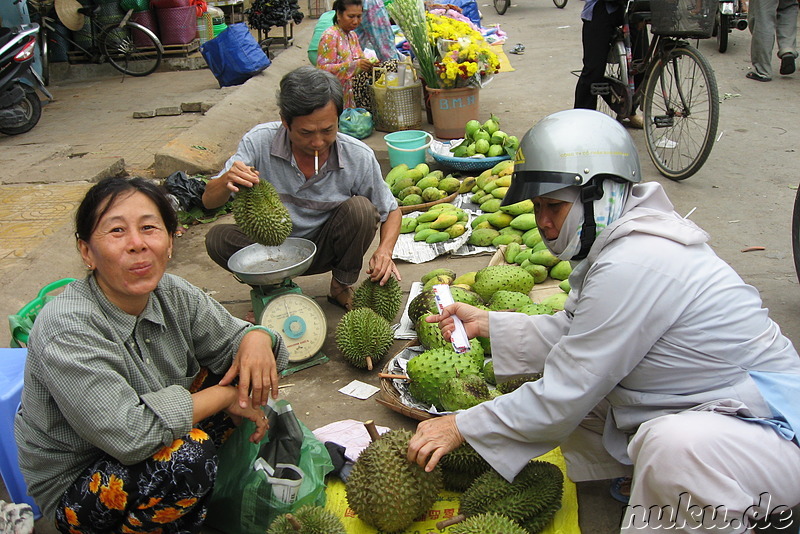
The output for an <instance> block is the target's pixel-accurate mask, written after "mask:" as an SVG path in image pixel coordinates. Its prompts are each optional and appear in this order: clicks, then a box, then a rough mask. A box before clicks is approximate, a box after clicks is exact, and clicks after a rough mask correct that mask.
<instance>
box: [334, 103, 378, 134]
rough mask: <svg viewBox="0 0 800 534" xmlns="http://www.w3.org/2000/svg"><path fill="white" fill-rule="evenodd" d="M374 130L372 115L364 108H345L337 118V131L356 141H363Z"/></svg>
mask: <svg viewBox="0 0 800 534" xmlns="http://www.w3.org/2000/svg"><path fill="white" fill-rule="evenodd" d="M374 128H375V125H374V123H373V122H372V113H370V112H369V111H367V110H366V109H364V108H345V110H344V111H342V114H341V116H340V117H339V131H340V132H342V133H343V134H347V135H349V136H351V137H355V138H356V139H364V138H365V137H369V136H370V135H371V134H372V131H373V129H374Z"/></svg>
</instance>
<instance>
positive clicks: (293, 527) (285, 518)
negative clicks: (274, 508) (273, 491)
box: [267, 504, 347, 534]
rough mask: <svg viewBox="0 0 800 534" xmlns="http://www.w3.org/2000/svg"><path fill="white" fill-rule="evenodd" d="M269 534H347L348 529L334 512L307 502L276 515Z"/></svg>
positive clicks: (268, 531)
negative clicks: (288, 512) (293, 510)
mask: <svg viewBox="0 0 800 534" xmlns="http://www.w3.org/2000/svg"><path fill="white" fill-rule="evenodd" d="M267 534H347V530H346V529H345V528H344V525H343V524H342V522H341V521H340V520H339V518H338V517H336V516H335V515H334V514H333V512H331V511H329V510H326V509H325V508H323V507H322V506H314V505H311V504H307V505H304V506H301V507H300V508H298V509H297V510H296V511H295V512H293V513H291V514H284V515H279V516H278V517H276V518H275V520H274V521H273V522H272V524H271V525H270V526H269V529H268V530H267Z"/></svg>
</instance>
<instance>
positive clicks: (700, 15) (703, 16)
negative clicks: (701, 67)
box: [650, 0, 717, 39]
mask: <svg viewBox="0 0 800 534" xmlns="http://www.w3.org/2000/svg"><path fill="white" fill-rule="evenodd" d="M716 7H717V2H716V1H714V2H712V1H711V0H650V11H651V26H652V29H653V33H654V34H657V35H666V36H670V37H686V38H691V39H708V38H710V37H711V35H712V33H713V30H714V16H715V14H716V12H715V9H716Z"/></svg>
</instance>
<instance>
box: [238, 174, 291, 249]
mask: <svg viewBox="0 0 800 534" xmlns="http://www.w3.org/2000/svg"><path fill="white" fill-rule="evenodd" d="M233 219H234V220H235V221H236V224H237V225H238V226H239V228H240V229H241V230H242V232H244V234H245V235H246V236H247V237H249V238H250V239H252V240H253V241H255V242H256V243H261V244H262V245H267V246H276V245H280V244H281V243H283V242H284V241H286V238H287V237H289V234H290V233H291V232H292V219H291V218H290V217H289V210H287V209H286V206H284V205H283V203H282V202H281V198H280V196H279V195H278V192H277V191H276V190H275V187H274V186H273V185H272V184H271V183H269V182H266V181H264V180H261V181H260V182H258V183H257V184H256V185H254V186H253V187H242V188H241V189H239V192H238V193H236V197H235V198H234V199H233Z"/></svg>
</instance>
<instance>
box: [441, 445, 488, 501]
mask: <svg viewBox="0 0 800 534" xmlns="http://www.w3.org/2000/svg"><path fill="white" fill-rule="evenodd" d="M439 465H440V466H441V467H442V480H443V481H444V487H445V488H446V489H449V490H452V491H465V490H466V489H467V488H468V487H470V486H471V485H472V483H473V482H475V479H476V478H478V477H479V476H480V475H482V474H483V473H485V472H486V471H488V470H489V469H491V467H490V466H489V463H488V462H487V461H486V460H484V459H483V457H482V456H481V455H480V454H478V452H477V451H476V450H475V449H474V448H472V445H470V444H469V443H464V444H463V445H461V446H460V447H458V448H457V449H455V450H453V451H450V452H449V453H447V454H445V455H444V456H442V459H441V461H440V462H439Z"/></svg>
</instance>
